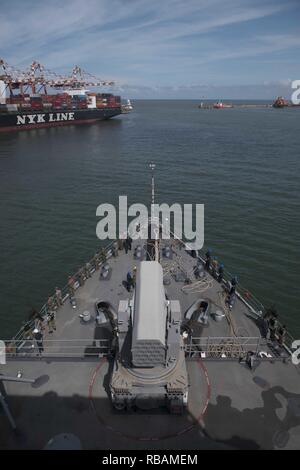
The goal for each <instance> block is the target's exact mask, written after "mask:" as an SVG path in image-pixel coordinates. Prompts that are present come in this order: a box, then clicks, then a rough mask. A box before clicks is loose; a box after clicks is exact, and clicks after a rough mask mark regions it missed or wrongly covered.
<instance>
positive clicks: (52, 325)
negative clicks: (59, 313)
mask: <svg viewBox="0 0 300 470" xmlns="http://www.w3.org/2000/svg"><path fill="white" fill-rule="evenodd" d="M47 324H48V329H49V334H52V333H53V330H55V331H56V323H55V311H54V310H52V311H51V312H49V314H48V317H47Z"/></svg>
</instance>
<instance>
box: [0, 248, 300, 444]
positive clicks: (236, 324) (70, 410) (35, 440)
mask: <svg viewBox="0 0 300 470" xmlns="http://www.w3.org/2000/svg"><path fill="white" fill-rule="evenodd" d="M135 243H136V242H135ZM173 250H174V253H173V257H172V259H171V260H166V259H164V258H162V265H163V267H164V272H165V277H166V278H168V282H170V284H168V285H166V286H165V288H166V294H167V296H168V298H169V299H171V300H176V299H177V300H179V301H180V304H181V311H182V314H183V315H184V313H185V312H186V311H187V309H188V308H189V307H190V306H191V305H192V304H193V302H194V301H195V300H197V299H199V298H202V299H206V300H208V301H209V302H210V304H211V305H212V306H213V308H212V310H215V309H219V310H222V309H223V307H224V301H223V296H222V293H223V288H222V286H221V285H220V284H219V283H218V282H217V281H216V280H215V279H213V277H212V276H210V275H208V276H207V279H208V281H209V282H204V283H201V285H200V284H199V285H198V290H197V291H196V292H191V289H189V288H186V287H185V284H184V283H183V282H177V281H176V280H175V279H174V274H175V273H176V272H178V271H181V270H184V271H185V272H186V273H189V274H190V275H192V274H191V273H192V272H193V268H194V266H195V264H196V260H195V259H194V258H192V257H191V256H190V255H189V254H188V253H186V252H185V250H184V249H182V248H181V249H180V248H179V246H178V245H175V244H173ZM133 254H134V245H133V250H132V251H129V252H128V254H126V253H125V251H124V250H122V251H119V254H118V256H117V257H116V258H114V257H111V258H110V259H109V260H108V263H109V265H110V267H111V268H112V272H111V276H110V278H109V280H100V275H99V271H96V272H95V273H94V274H93V275H92V276H91V278H89V279H87V281H86V282H85V284H84V286H82V287H80V288H79V289H78V290H76V292H75V296H76V300H77V308H76V309H73V308H72V307H71V305H70V303H69V302H68V301H66V302H65V303H64V305H63V306H62V307H60V308H59V310H58V311H57V315H56V328H57V329H56V331H55V332H54V333H53V334H51V335H50V334H48V333H47V327H46V333H45V336H44V339H45V341H44V343H45V351H44V357H33V359H32V360H28V359H27V360H25V361H24V360H17V359H15V360H13V361H9V362H8V364H7V365H5V366H1V369H0V373H1V374H5V375H9V376H14V377H15V376H16V375H17V374H18V372H21V373H22V377H24V378H32V379H38V380H37V381H36V383H35V384H33V385H30V384H25V383H24V384H23V383H14V382H5V390H6V395H7V402H8V404H9V407H10V409H11V411H12V414H13V416H14V418H15V421H16V423H17V425H18V430H17V432H15V433H14V432H12V430H11V428H10V426H9V423H8V420H7V419H6V417H5V416H4V415H0V448H43V447H44V446H45V445H46V444H47V442H48V441H49V440H50V439H51V438H52V437H53V436H55V435H57V434H61V433H71V434H74V435H76V436H77V437H78V438H79V439H80V441H81V444H82V448H84V449H106V448H107V449H108V448H109V449H114V448H115V449H116V448H124V449H125V448H147V449H150V448H153V449H155V448H162V449H163V448H165V449H170V448H171V449H196V448H253V449H255V448H291V449H296V448H299V446H300V376H299V369H298V368H296V367H295V366H293V365H292V364H291V363H283V362H282V361H274V362H273V363H270V362H260V363H259V365H258V366H257V367H256V368H255V370H254V371H251V370H250V369H249V368H248V367H247V366H246V365H245V364H239V363H238V361H237V360H235V361H228V360H226V361H225V362H224V361H222V359H219V360H218V361H213V362H212V361H206V360H204V361H202V360H200V359H197V360H194V361H188V363H187V365H188V375H189V383H190V387H189V404H188V410H187V412H186V413H184V415H183V416H172V415H169V414H168V413H167V412H166V411H164V410H156V411H148V412H147V411H144V412H141V411H139V412H132V413H130V414H123V413H119V412H116V411H114V410H113V408H112V406H111V403H110V400H109V398H108V384H109V377H110V373H111V368H112V363H111V360H110V359H109V358H108V359H105V358H102V359H101V358H98V359H97V358H91V357H87V355H86V351H87V350H88V346H94V345H95V341H97V340H98V339H101V338H108V337H109V336H110V333H111V330H110V328H109V327H102V326H99V325H96V322H95V316H96V312H95V302H96V301H98V300H99V301H100V300H102V301H106V302H109V303H111V305H112V306H113V307H114V309H115V310H117V309H118V304H119V301H120V300H124V299H128V298H130V297H131V296H132V293H129V292H128V291H127V289H126V287H125V283H124V281H126V275H127V272H128V271H131V272H132V271H133V267H134V266H136V267H137V269H139V263H140V261H138V260H136V259H134V256H133ZM85 311H89V312H90V313H91V314H92V317H93V318H92V320H91V322H89V323H83V322H82V321H81V320H80V318H79V314H81V313H83V312H85ZM199 331H200V334H201V335H202V336H205V337H230V336H234V335H236V336H243V337H249V336H250V337H259V336H260V330H259V328H258V326H257V323H256V321H255V320H254V319H253V318H251V312H250V310H249V309H248V307H247V306H246V305H245V304H244V303H243V302H242V301H241V300H240V299H237V301H236V303H235V305H234V307H233V309H232V311H231V321H230V322H228V321H226V319H224V320H223V321H221V322H216V321H214V320H213V319H212V318H209V322H208V325H207V326H205V327H203V328H201V329H200V330H199ZM49 339H50V340H51V343H47V340H49ZM79 339H80V340H81V343H80V342H77V346H76V350H75V351H76V354H75V355H76V357H74V358H72V357H70V356H71V354H69V357H68V358H64V357H63V356H64V354H63V352H64V351H65V350H66V349H65V344H66V343H67V342H68V341H70V343H67V344H70V345H73V344H74V343H73V340H79ZM55 340H58V341H59V342H58V343H54V341H55ZM52 341H53V343H52ZM78 344H79V345H80V344H82V346H80V347H79V346H78ZM54 345H55V346H54ZM47 348H48V349H47ZM71 349H72V348H71ZM51 350H52V352H53V351H54V350H55V354H54V355H53V356H55V355H56V357H51V354H48V355H47V351H48V352H50V353H51ZM59 351H61V355H60V354H59ZM34 356H36V354H35V353H34ZM78 356H81V358H80V357H78Z"/></svg>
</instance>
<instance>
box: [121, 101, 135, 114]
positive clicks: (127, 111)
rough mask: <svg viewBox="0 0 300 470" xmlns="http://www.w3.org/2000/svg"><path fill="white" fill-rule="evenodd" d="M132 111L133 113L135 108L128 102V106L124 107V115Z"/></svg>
mask: <svg viewBox="0 0 300 470" xmlns="http://www.w3.org/2000/svg"><path fill="white" fill-rule="evenodd" d="M131 111H133V106H132V104H131V101H130V100H127V102H126V104H123V105H122V113H123V114H127V113H130V112H131Z"/></svg>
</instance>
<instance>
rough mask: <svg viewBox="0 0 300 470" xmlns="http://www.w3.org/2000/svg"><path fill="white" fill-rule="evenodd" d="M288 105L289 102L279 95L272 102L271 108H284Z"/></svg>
mask: <svg viewBox="0 0 300 470" xmlns="http://www.w3.org/2000/svg"><path fill="white" fill-rule="evenodd" d="M287 106H289V102H288V101H287V100H286V99H284V98H283V97H282V96H279V97H278V98H277V99H276V100H275V101H274V103H273V108H286V107H287Z"/></svg>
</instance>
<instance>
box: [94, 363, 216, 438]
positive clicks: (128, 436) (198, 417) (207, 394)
mask: <svg viewBox="0 0 300 470" xmlns="http://www.w3.org/2000/svg"><path fill="white" fill-rule="evenodd" d="M106 362H107V360H106V359H105V358H103V359H101V361H100V363H99V364H98V366H97V367H96V369H95V370H94V372H93V375H92V378H91V381H90V384H89V400H90V403H91V406H92V408H93V410H94V412H95V414H96V417H97V418H98V420H99V421H100V422H101V424H102V425H103V426H104V427H105V428H106V429H108V430H109V431H112V432H113V433H115V434H117V435H118V436H121V437H125V438H127V439H133V440H136V441H162V440H165V439H172V438H174V437H178V436H181V435H182V434H185V433H186V432H189V431H191V430H192V429H193V428H194V427H195V426H197V425H198V424H199V422H200V421H201V420H202V419H203V417H204V415H205V413H206V411H207V407H208V404H209V401H210V398H211V385H210V381H209V376H208V372H207V368H206V367H205V365H204V364H203V362H202V361H201V359H198V361H197V362H198V366H199V368H200V369H201V370H202V371H203V373H204V376H205V379H206V383H207V391H206V400H205V404H204V407H203V408H202V410H201V412H200V413H199V415H198V416H197V418H196V419H195V421H194V423H193V424H191V425H189V426H187V427H185V428H183V429H182V430H180V431H177V432H176V433H174V434H166V435H164V436H161V437H140V436H133V435H130V434H126V433H124V432H122V431H118V430H117V429H114V428H113V427H112V426H109V425H108V424H107V423H106V422H105V421H104V420H103V418H102V417H101V416H99V414H98V413H97V410H96V407H95V404H94V401H93V388H94V385H95V381H96V377H97V374H98V372H99V370H100V369H101V367H102V366H103V364H104V363H106Z"/></svg>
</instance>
